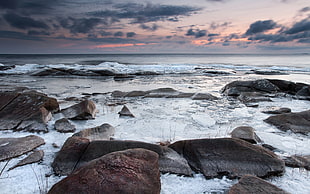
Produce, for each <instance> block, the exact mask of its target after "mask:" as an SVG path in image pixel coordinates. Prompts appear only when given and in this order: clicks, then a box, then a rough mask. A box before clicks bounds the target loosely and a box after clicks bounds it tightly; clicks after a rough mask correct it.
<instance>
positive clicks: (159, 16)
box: [89, 3, 202, 23]
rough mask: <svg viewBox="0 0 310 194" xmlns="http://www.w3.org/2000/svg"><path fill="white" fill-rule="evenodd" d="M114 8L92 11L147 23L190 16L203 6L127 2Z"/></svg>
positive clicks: (104, 15)
mask: <svg viewBox="0 0 310 194" xmlns="http://www.w3.org/2000/svg"><path fill="white" fill-rule="evenodd" d="M113 8H114V10H103V11H94V12H90V13H89V15H92V16H95V17H115V18H119V19H125V18H127V19H133V23H146V22H154V21H161V20H168V21H169V20H170V21H171V20H174V21H178V18H177V16H189V15H192V14H194V13H195V12H196V11H200V10H202V9H201V8H197V7H192V6H185V5H184V6H177V5H160V4H151V3H148V4H146V5H145V4H138V3H125V4H117V5H114V7H113Z"/></svg>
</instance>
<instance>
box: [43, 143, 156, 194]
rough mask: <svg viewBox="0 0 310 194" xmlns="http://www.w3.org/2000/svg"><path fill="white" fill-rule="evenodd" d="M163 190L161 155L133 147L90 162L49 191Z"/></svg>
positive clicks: (52, 193) (143, 191)
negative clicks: (159, 166) (159, 159)
mask: <svg viewBox="0 0 310 194" xmlns="http://www.w3.org/2000/svg"><path fill="white" fill-rule="evenodd" d="M160 189H161V183H160V173H159V169H158V154H156V153H155V152H152V151H149V150H145V149H129V150H125V151H119V152H113V153H110V154H107V155H105V156H103V157H100V158H98V159H96V160H93V161H91V162H89V163H88V164H87V165H85V166H84V167H82V168H81V169H79V170H77V171H75V172H74V173H72V174H71V175H69V176H68V177H66V178H65V179H63V180H61V181H60V182H58V183H57V184H55V185H54V186H53V187H52V188H51V190H50V191H49V192H48V193H49V194H54V193H55V194H56V193H57V194H59V193H149V194H159V193H160Z"/></svg>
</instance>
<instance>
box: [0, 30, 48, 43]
mask: <svg viewBox="0 0 310 194" xmlns="http://www.w3.org/2000/svg"><path fill="white" fill-rule="evenodd" d="M0 38H9V39H20V40H34V41H43V40H42V39H41V38H38V37H35V36H29V35H27V34H25V33H22V32H15V31H0Z"/></svg>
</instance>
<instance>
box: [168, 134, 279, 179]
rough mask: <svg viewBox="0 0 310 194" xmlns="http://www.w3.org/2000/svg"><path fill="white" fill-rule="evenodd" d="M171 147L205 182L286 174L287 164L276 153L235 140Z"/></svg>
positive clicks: (191, 143) (201, 141) (191, 142)
mask: <svg viewBox="0 0 310 194" xmlns="http://www.w3.org/2000/svg"><path fill="white" fill-rule="evenodd" d="M169 147H171V148H172V149H174V150H175V151H177V152H178V153H179V154H181V155H183V156H184V158H185V159H187V161H188V163H189V165H190V166H191V167H192V169H193V170H195V171H197V172H201V173H203V174H204V176H205V177H206V178H214V177H222V176H228V177H229V178H235V177H241V176H243V175H245V174H250V175H255V176H259V177H267V176H271V175H281V174H283V172H284V170H285V166H284V162H283V161H282V160H280V159H279V158H278V157H277V156H276V155H275V154H274V153H273V152H271V151H268V150H266V149H264V148H262V147H258V146H255V145H252V144H250V143H248V142H246V141H243V140H239V139H234V138H218V139H195V140H184V141H178V142H175V143H173V144H171V145H170V146H169Z"/></svg>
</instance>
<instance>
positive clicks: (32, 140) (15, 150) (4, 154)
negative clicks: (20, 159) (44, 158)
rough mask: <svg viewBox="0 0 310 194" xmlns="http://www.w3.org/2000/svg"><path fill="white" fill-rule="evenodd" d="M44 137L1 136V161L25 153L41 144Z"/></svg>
mask: <svg viewBox="0 0 310 194" xmlns="http://www.w3.org/2000/svg"><path fill="white" fill-rule="evenodd" d="M42 144H45V142H44V139H42V138H41V137H38V136H35V135H29V136H26V137H20V138H0V161H3V160H7V159H11V158H14V157H17V156H20V155H23V154H25V153H27V152H30V151H31V150H34V149H35V148H37V147H39V146H40V145H42Z"/></svg>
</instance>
